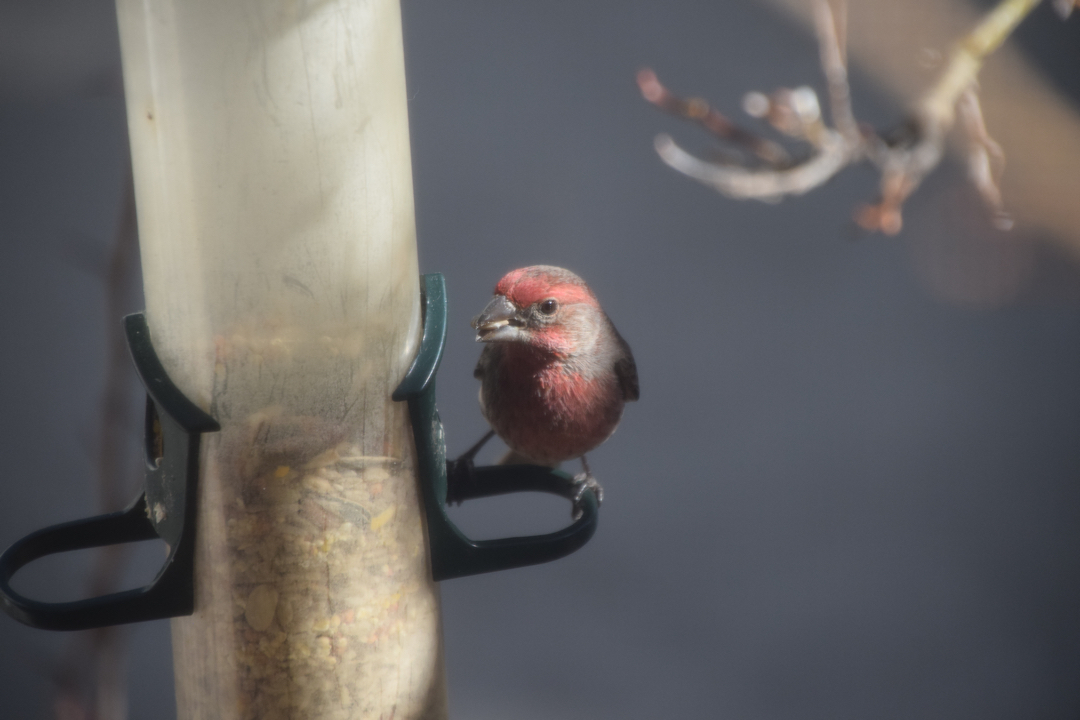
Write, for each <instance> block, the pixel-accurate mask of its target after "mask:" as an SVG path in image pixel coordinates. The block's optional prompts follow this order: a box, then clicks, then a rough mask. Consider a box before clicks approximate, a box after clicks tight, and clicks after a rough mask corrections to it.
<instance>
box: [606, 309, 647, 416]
mask: <svg viewBox="0 0 1080 720" xmlns="http://www.w3.org/2000/svg"><path fill="white" fill-rule="evenodd" d="M610 327H611V331H612V332H613V333H614V334H615V341H616V342H617V343H618V345H619V350H620V352H619V356H618V359H617V360H616V361H615V376H616V377H617V378H619V387H620V388H621V389H622V396H623V400H624V401H626V402H630V401H632V400H637V399H638V397H639V396H640V395H641V392H640V390H639V388H638V379H637V364H636V363H635V362H634V354H633V353H632V352H630V346H629V345H628V344H627V343H626V341H625V340H623V337H622V335H620V334H619V331H618V330H616V329H615V326H614V325H611V326H610Z"/></svg>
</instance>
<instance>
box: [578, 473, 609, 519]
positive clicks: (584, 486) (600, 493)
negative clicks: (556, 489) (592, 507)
mask: <svg viewBox="0 0 1080 720" xmlns="http://www.w3.org/2000/svg"><path fill="white" fill-rule="evenodd" d="M586 490H592V491H593V495H595V496H596V505H597V507H599V506H600V505H601V504H602V503H603V502H604V488H602V487H601V486H600V483H598V482H597V481H596V478H594V477H593V476H592V474H591V473H588V472H582V473H578V474H577V475H575V476H574V498H573V499H574V510H573V518H574V520H578V519H580V518H581V515H582V513H583V512H584V509H583V508H582V498H583V497H584V495H585V491H586Z"/></svg>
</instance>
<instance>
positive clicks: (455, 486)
mask: <svg viewBox="0 0 1080 720" xmlns="http://www.w3.org/2000/svg"><path fill="white" fill-rule="evenodd" d="M494 435H495V431H494V430H489V431H488V432H487V434H485V435H484V437H482V438H480V441H479V442H478V443H476V444H475V445H473V446H472V447H471V448H469V449H468V450H466V451H465V452H464V453H462V454H461V457H459V458H458V459H457V460H447V461H446V504H447V505H453V504H454V503H457V504H458V505H460V504H461V503H462V502H463V501H464V500H465V499H466V498H467V497H471V495H470V494H468V493H467V492H466V491H467V489H469V488H471V487H473V486H474V485H475V484H476V465H475V464H474V463H473V458H475V457H476V453H478V452H480V448H482V447H484V444H485V443H486V442H487V441H488V440H490V439H491V438H492V437H493V436H494Z"/></svg>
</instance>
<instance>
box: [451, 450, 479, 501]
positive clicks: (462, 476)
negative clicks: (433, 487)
mask: <svg viewBox="0 0 1080 720" xmlns="http://www.w3.org/2000/svg"><path fill="white" fill-rule="evenodd" d="M475 484H476V465H474V464H473V459H472V456H471V455H462V456H461V457H459V458H458V459H457V460H447V461H446V504H447V505H453V504H454V503H457V504H458V505H460V504H461V503H462V502H463V501H464V500H465V498H466V497H468V496H469V492H468V489H469V488H471V487H472V486H473V485H475Z"/></svg>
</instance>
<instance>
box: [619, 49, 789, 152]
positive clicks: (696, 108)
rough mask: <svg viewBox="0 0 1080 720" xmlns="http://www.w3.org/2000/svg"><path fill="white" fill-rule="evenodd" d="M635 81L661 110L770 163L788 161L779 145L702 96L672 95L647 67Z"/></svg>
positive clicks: (647, 98)
mask: <svg viewBox="0 0 1080 720" xmlns="http://www.w3.org/2000/svg"><path fill="white" fill-rule="evenodd" d="M637 82H638V87H639V88H640V89H641V94H642V96H643V97H644V98H645V99H646V100H648V101H649V102H651V103H652V104H653V105H655V106H657V107H658V108H660V109H661V110H663V111H665V112H668V113H671V114H672V115H675V116H678V117H681V118H684V119H686V120H693V121H694V122H696V123H698V124H699V125H701V126H702V127H703V128H705V129H706V130H708V131H709V132H711V133H712V134H713V135H715V136H716V137H718V138H720V139H722V140H727V141H729V142H732V143H734V144H736V145H740V146H742V147H744V148H746V149H747V150H749V151H750V152H752V153H753V154H754V155H756V156H757V157H758V158H760V159H761V160H763V161H764V162H766V163H768V164H769V165H772V166H775V167H781V166H784V165H787V164H789V163H790V162H791V157H790V156H789V155H788V152H787V151H786V150H784V148H782V147H781V146H780V145H778V144H777V143H775V142H772V141H771V140H766V139H765V138H762V137H759V136H758V135H755V134H753V133H751V132H747V131H746V130H744V129H742V128H741V127H739V126H738V125H736V124H735V123H733V122H732V121H731V120H729V119H728V118H727V117H726V116H725V115H723V114H722V113H720V111H718V110H715V109H713V108H711V107H709V104H708V103H707V102H705V101H704V100H702V99H701V98H690V99H689V100H684V99H682V98H680V97H679V96H678V95H675V94H674V93H673V92H671V91H670V90H668V89H667V88H666V87H664V86H663V85H662V84H661V83H660V79H659V78H657V77H656V73H654V72H653V71H652V70H650V69H649V68H644V69H642V70H640V71H639V72H638V74H637Z"/></svg>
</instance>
